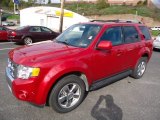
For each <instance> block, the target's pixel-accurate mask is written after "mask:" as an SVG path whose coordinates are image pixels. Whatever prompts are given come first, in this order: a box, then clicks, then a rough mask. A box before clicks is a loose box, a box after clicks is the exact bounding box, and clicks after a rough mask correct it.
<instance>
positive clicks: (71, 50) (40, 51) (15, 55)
mask: <svg viewBox="0 0 160 120" xmlns="http://www.w3.org/2000/svg"><path fill="white" fill-rule="evenodd" d="M83 49H84V48H78V47H73V46H68V45H64V44H62V43H56V42H53V41H51V42H48V43H42V44H36V45H31V46H25V47H19V48H16V49H14V50H12V51H11V52H10V53H9V55H10V59H11V60H13V61H14V62H15V63H17V64H23V65H29V66H30V65H31V66H32V65H34V64H35V63H44V62H47V61H51V60H55V59H56V60H57V59H60V58H61V59H65V58H68V57H67V56H71V55H73V54H77V53H79V52H81V51H83Z"/></svg>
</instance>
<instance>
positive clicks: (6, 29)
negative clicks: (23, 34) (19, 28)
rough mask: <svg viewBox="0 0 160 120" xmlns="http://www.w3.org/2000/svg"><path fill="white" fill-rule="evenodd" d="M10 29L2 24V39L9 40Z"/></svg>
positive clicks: (0, 36)
mask: <svg viewBox="0 0 160 120" xmlns="http://www.w3.org/2000/svg"><path fill="white" fill-rule="evenodd" d="M9 30H10V29H8V28H6V27H4V26H0V40H7V39H8V32H9Z"/></svg>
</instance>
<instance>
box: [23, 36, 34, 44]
mask: <svg viewBox="0 0 160 120" xmlns="http://www.w3.org/2000/svg"><path fill="white" fill-rule="evenodd" d="M23 41H24V44H25V45H30V44H32V43H33V40H32V38H30V37H25V38H24V40H23Z"/></svg>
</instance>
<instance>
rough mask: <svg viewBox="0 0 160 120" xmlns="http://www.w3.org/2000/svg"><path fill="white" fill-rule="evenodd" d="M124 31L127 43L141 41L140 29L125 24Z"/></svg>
mask: <svg viewBox="0 0 160 120" xmlns="http://www.w3.org/2000/svg"><path fill="white" fill-rule="evenodd" d="M123 33H124V40H125V43H134V42H138V41H140V37H139V34H138V31H137V30H136V28H135V27H134V26H124V27H123Z"/></svg>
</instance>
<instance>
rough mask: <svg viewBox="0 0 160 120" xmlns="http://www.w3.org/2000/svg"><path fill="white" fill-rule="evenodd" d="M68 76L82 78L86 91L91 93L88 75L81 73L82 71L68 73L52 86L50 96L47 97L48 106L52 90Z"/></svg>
mask: <svg viewBox="0 0 160 120" xmlns="http://www.w3.org/2000/svg"><path fill="white" fill-rule="evenodd" d="M68 75H76V76H78V77H79V78H81V79H82V80H83V82H84V85H85V90H86V91H89V83H88V79H87V77H86V75H85V74H84V73H83V72H80V71H72V72H68V73H65V74H63V75H62V76H60V77H59V78H58V79H57V80H56V81H55V83H53V84H52V86H51V88H50V89H49V92H48V95H47V99H46V105H49V97H50V94H51V91H52V89H53V88H54V86H55V85H56V84H57V83H58V82H59V81H60V80H61V79H62V78H64V77H66V76H68Z"/></svg>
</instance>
